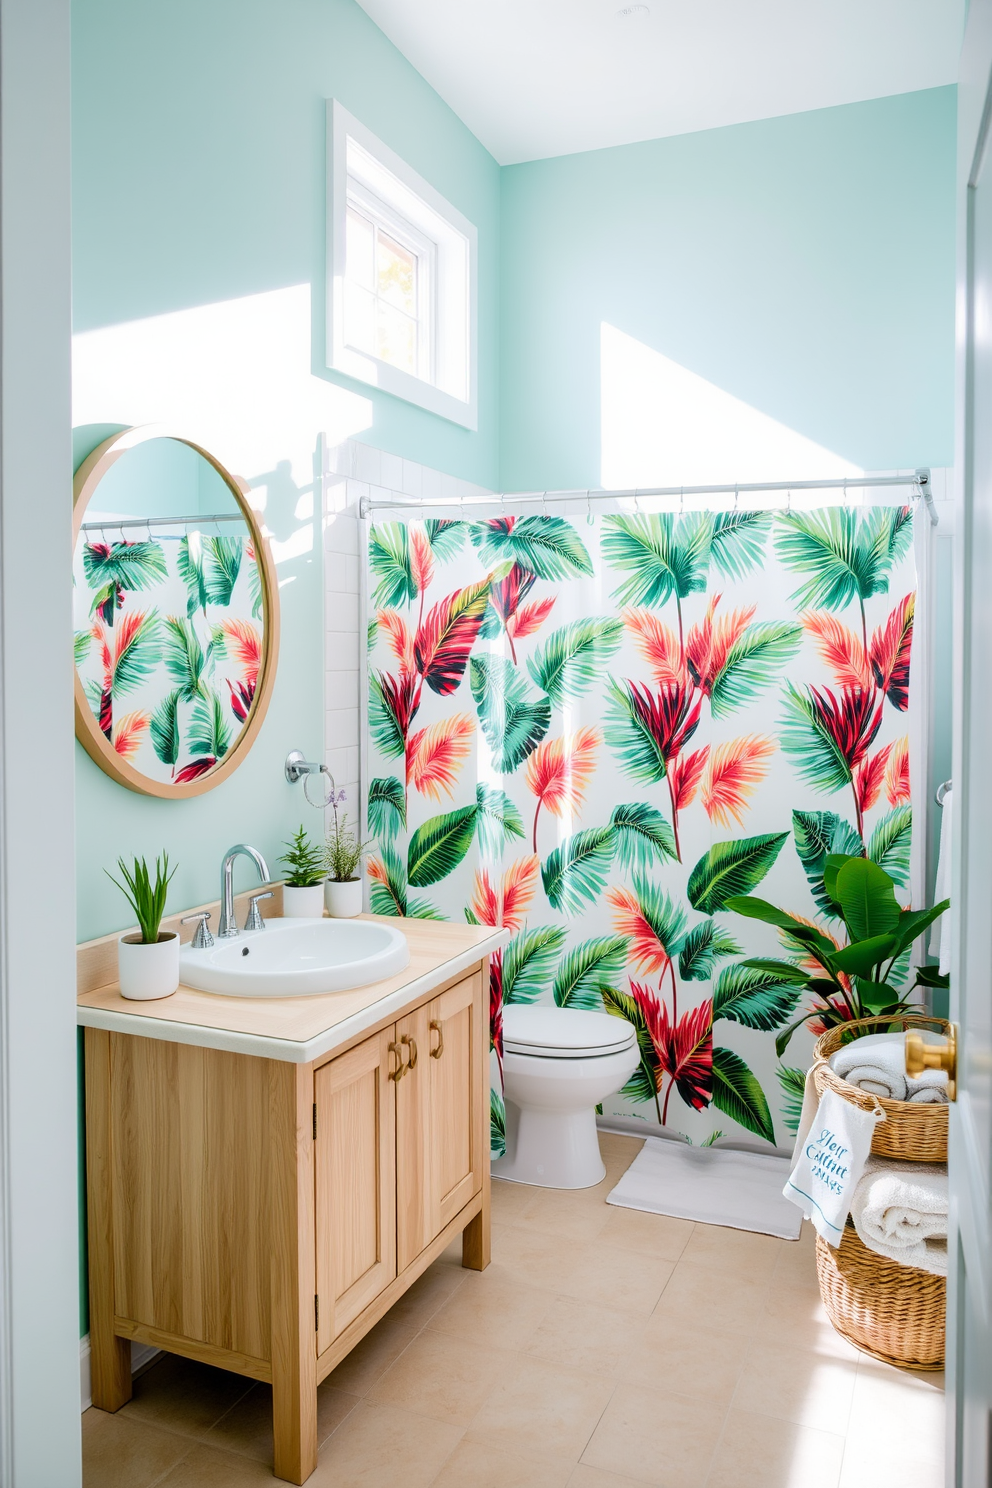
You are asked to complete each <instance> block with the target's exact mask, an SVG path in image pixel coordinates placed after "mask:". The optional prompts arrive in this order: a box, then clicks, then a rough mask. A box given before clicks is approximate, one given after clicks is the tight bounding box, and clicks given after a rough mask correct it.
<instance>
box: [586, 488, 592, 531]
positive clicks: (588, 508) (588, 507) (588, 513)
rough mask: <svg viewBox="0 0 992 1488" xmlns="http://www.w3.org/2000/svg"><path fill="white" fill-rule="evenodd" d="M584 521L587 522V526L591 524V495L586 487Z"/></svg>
mask: <svg viewBox="0 0 992 1488" xmlns="http://www.w3.org/2000/svg"><path fill="white" fill-rule="evenodd" d="M586 521H587V522H588V523H589V526H590V527H591V526H592V495H591V493H590V491H589V490H588V488H587V490H586Z"/></svg>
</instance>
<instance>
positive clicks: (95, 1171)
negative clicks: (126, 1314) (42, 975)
mask: <svg viewBox="0 0 992 1488" xmlns="http://www.w3.org/2000/svg"><path fill="white" fill-rule="evenodd" d="M84 1045H85V1050H86V1215H87V1230H88V1240H89V1262H90V1274H89V1282H90V1288H89V1291H90V1378H91V1382H92V1383H91V1395H92V1400H93V1404H94V1405H95V1406H97V1407H98V1408H99V1409H100V1410H105V1411H116V1410H120V1408H121V1406H122V1405H125V1404H126V1403H127V1401H129V1400H130V1399H131V1342H130V1340H129V1339H127V1338H118V1337H117V1335H116V1334H115V1333H114V1215H113V1186H112V1183H113V1175H112V1172H111V1151H112V1148H111V1141H110V1034H109V1033H107V1032H105V1031H104V1030H103V1029H100V1028H87V1029H86V1032H85V1039H84Z"/></svg>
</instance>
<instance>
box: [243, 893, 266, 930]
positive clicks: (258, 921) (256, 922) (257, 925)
mask: <svg viewBox="0 0 992 1488" xmlns="http://www.w3.org/2000/svg"><path fill="white" fill-rule="evenodd" d="M271 898H272V890H271V889H266V891H265V893H264V894H252V895H251V897H250V899H249V900H248V918H247V919H246V920H245V929H246V930H264V929H265V921H264V920H263V919H262V915H261V912H260V910H259V908H258V906H259V904H260V903H261V901H262V900H263V899H271Z"/></svg>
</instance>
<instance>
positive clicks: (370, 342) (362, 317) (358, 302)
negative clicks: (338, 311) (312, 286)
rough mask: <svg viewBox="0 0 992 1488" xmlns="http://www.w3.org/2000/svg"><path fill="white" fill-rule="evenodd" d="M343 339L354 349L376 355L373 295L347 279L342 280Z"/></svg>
mask: <svg viewBox="0 0 992 1488" xmlns="http://www.w3.org/2000/svg"><path fill="white" fill-rule="evenodd" d="M344 339H345V344H346V345H348V346H353V347H354V348H355V349H356V351H365V352H368V354H369V356H376V355H377V352H376V349H375V296H374V295H372V294H370V293H369V291H368V290H367V289H360V288H359V287H358V285H357V284H352V283H351V282H350V281H349V280H347V279H346V280H345V282H344Z"/></svg>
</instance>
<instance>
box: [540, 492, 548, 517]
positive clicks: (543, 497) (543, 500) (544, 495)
mask: <svg viewBox="0 0 992 1488" xmlns="http://www.w3.org/2000/svg"><path fill="white" fill-rule="evenodd" d="M541 509H542V510H543V512H544V515H545V517H547V515H548V493H547V491H542V492H541Z"/></svg>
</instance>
